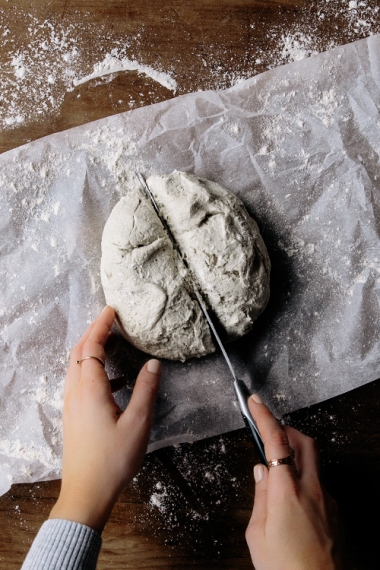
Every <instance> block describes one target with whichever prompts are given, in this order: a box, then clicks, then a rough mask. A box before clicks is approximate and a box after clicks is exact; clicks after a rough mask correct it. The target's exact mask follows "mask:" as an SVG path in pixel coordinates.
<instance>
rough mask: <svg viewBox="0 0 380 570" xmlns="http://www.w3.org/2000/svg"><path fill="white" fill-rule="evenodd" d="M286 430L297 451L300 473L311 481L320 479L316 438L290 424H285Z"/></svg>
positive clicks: (292, 446) (296, 458) (291, 444)
mask: <svg viewBox="0 0 380 570" xmlns="http://www.w3.org/2000/svg"><path fill="white" fill-rule="evenodd" d="M284 430H285V432H286V434H287V436H288V439H289V444H290V447H291V448H292V449H294V452H295V456H296V457H295V460H296V465H297V471H298V475H299V476H300V477H301V478H302V477H305V478H306V479H308V480H309V481H312V480H314V481H315V482H317V481H319V452H318V446H317V444H316V442H315V440H314V439H312V438H311V437H308V436H307V435H304V434H303V433H301V432H299V431H298V430H296V429H294V428H292V427H290V426H285V427H284Z"/></svg>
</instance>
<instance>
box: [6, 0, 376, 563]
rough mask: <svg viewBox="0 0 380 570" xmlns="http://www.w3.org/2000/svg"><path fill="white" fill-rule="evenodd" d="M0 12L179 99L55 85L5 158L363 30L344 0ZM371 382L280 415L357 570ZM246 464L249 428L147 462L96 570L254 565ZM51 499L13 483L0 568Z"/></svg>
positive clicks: (372, 445)
mask: <svg viewBox="0 0 380 570" xmlns="http://www.w3.org/2000/svg"><path fill="white" fill-rule="evenodd" d="M347 4H348V2H347ZM367 4H369V5H371V1H370V0H369V2H367ZM372 4H373V5H375V4H376V2H372ZM0 10H1V12H0V15H1V23H2V25H3V26H6V27H7V28H8V29H9V37H10V38H11V39H12V41H13V42H14V44H13V45H14V46H16V47H17V46H21V47H24V48H25V47H27V45H28V42H30V31H28V25H30V22H31V20H30V17H29V15H32V16H33V18H34V20H33V21H34V22H35V24H34V25H36V22H39V23H43V22H46V21H47V22H50V23H51V24H52V26H53V28H54V27H56V28H57V27H58V26H63V27H66V28H67V29H68V27H69V26H73V27H74V28H75V26H76V28H75V29H78V34H79V36H80V49H81V53H82V56H83V54H84V57H85V58H86V54H87V59H88V66H87V68H86V70H83V73H87V74H88V73H90V72H91V70H92V65H93V62H94V61H101V60H102V58H103V57H104V55H105V54H106V53H107V51H108V50H109V49H111V48H112V46H114V45H115V42H119V44H120V45H121V44H122V43H123V42H124V44H125V43H128V42H130V44H131V47H130V50H129V52H128V53H130V54H131V55H132V56H133V57H134V58H136V60H137V61H140V62H144V64H145V65H150V66H152V67H154V68H155V69H161V70H164V71H167V72H169V73H170V74H171V76H172V77H173V78H174V79H175V80H176V82H177V85H178V88H177V92H176V93H175V94H174V93H173V92H172V91H171V90H169V89H167V88H165V87H163V86H162V85H160V84H159V83H157V82H156V81H154V80H153V79H151V78H149V77H146V76H143V75H141V74H138V73H137V72H129V73H117V74H114V75H113V76H112V77H108V78H107V79H102V80H95V79H94V80H92V81H89V82H87V83H84V84H83V85H79V86H78V87H74V88H73V89H72V90H67V89H65V87H64V86H62V87H59V86H58V87H57V91H56V92H55V97H56V100H57V101H61V103H60V104H59V105H58V104H57V105H56V107H55V108H54V109H53V112H50V113H48V114H46V115H43V114H42V115H40V116H38V117H35V118H34V119H33V120H28V121H27V122H26V123H23V124H21V125H18V126H17V124H14V125H10V126H9V127H7V128H4V129H3V130H2V131H1V132H0V151H1V152H4V151H6V150H9V149H12V148H14V147H17V146H19V145H22V144H24V143H26V142H28V141H30V140H35V139H37V138H39V137H42V136H45V135H48V134H50V133H54V132H57V131H61V130H65V129H68V128H71V127H74V126H76V125H81V124H84V123H87V122H89V121H92V120H95V119H98V118H103V117H106V116H108V115H112V114H115V113H119V112H123V111H127V110H130V109H131V108H137V107H140V106H143V105H149V104H152V103H156V102H159V101H163V100H166V99H168V98H170V97H173V96H178V95H181V94H184V93H188V92H191V91H196V90H198V89H210V88H213V89H215V88H225V87H229V86H230V85H232V84H233V83H234V82H235V81H236V80H237V79H239V78H244V77H249V76H252V75H254V74H257V73H261V72H263V71H266V70H267V69H270V68H272V67H274V66H275V65H278V64H280V63H284V62H285V61H284V60H283V59H281V58H282V55H281V54H282V51H281V50H282V49H283V46H284V43H283V38H284V37H285V36H286V35H287V34H290V35H291V36H292V37H294V38H297V37H298V38H301V39H302V38H304V39H305V37H306V38H307V37H310V38H311V45H312V46H313V48H315V49H316V50H317V51H323V50H326V49H328V48H329V47H331V46H332V45H342V44H344V43H347V42H350V41H354V40H355V39H359V38H360V37H365V36H366V34H367V35H368V27H367V28H365V27H363V28H360V29H356V28H355V26H354V23H353V21H354V20H353V18H354V16H352V17H351V16H350V15H349V14H348V10H347V6H346V5H345V3H344V2H341V1H340V0H331V1H330V2H325V0H311V1H306V0H282V1H264V0H262V1H260V0H256V1H253V0H196V1H183V0H175V1H167V0H146V1H145V2H143V3H141V2H137V1H136V0H129V1H128V0H126V1H122V0H119V1H116V0H110V1H107V2H104V1H100V0H92V1H89V0H84V1H81V0H62V1H58V0H52V1H50V2H46V3H40V2H38V1H37V0H32V1H27V0H21V1H20V0H19V1H18V2H16V3H13V2H12V3H10V2H6V1H4V0H1V1H0ZM363 10H364V8H363ZM322 16H323V17H322ZM376 18H377V19H376ZM28 22H29V24H28ZM97 29H99V35H97V34H96V33H95V32H94V30H97ZM371 31H372V32H373V33H374V32H378V31H380V11H379V14H378V16H376V12H375V11H374V10H373V11H372V15H371ZM297 34H299V36H297ZM79 36H78V38H79ZM100 37H101V41H100ZM78 41H79V40H78ZM12 49H15V47H14V48H12ZM0 62H1V64H2V67H3V66H4V65H7V64H8V63H9V45H5V44H4V42H2V43H1V47H0ZM7 104H8V105H9V104H10V103H9V100H8V101H5V102H4V100H2V99H1V100H0V105H2V107H1V108H2V109H4V105H7ZM379 382H380V381H376V382H373V383H371V384H369V385H367V386H364V387H362V388H359V389H357V390H355V391H353V392H350V393H348V394H345V395H343V396H340V397H338V398H334V399H333V400H330V401H328V402H324V403H322V404H319V405H317V406H313V407H312V408H310V409H307V410H301V411H299V412H296V413H294V414H292V415H290V416H289V417H287V418H286V421H287V422H289V423H292V424H293V425H295V426H296V427H298V428H299V429H301V430H302V431H305V432H306V433H308V434H309V435H311V436H313V437H316V438H317V440H318V441H319V444H320V447H321V457H322V470H323V476H324V479H325V482H326V485H327V487H328V488H329V489H330V491H331V492H332V494H333V495H334V496H335V497H336V499H337V500H338V503H339V507H340V511H341V515H342V519H343V523H344V526H345V532H346V538H347V540H346V542H347V545H348V548H349V552H350V564H351V567H352V568H355V569H358V570H371V569H372V568H373V569H375V568H376V569H377V568H379V566H380V564H379V555H378V552H377V541H376V539H377V536H376V534H375V526H374V525H373V524H372V522H371V521H370V520H369V516H368V514H369V512H375V513H376V512H379V508H380V501H379V485H378V481H379V475H380V462H379V452H380V442H379V430H378V418H379V414H380V397H379V388H380V383H379ZM254 462H255V455H254V452H253V450H252V446H251V442H250V439H249V437H248V436H247V434H246V433H245V431H244V430H240V431H237V432H234V433H230V434H226V435H225V436H223V437H222V438H220V437H217V438H211V439H210V440H206V441H201V442H197V443H195V444H193V445H187V444H186V445H183V446H180V447H179V448H168V449H166V450H160V451H157V452H155V453H152V454H150V455H148V456H147V458H146V460H145V463H144V467H143V470H142V473H141V475H140V476H139V477H138V478H137V481H135V482H134V483H133V484H132V485H131V487H130V488H129V489H127V490H126V491H125V492H124V493H123V495H122V496H121V497H120V500H119V502H118V503H117V505H116V507H115V509H114V511H113V513H112V516H111V519H110V521H109V523H108V525H107V527H106V529H105V532H104V536H103V549H102V552H101V556H100V559H99V565H98V567H99V569H105V568H115V569H119V568H120V569H121V568H123V569H124V568H141V569H156V568H166V569H171V568H181V569H190V568H191V569H193V568H207V569H211V568H215V569H229V570H235V569H236V568H239V569H245V568H252V564H251V562H250V558H249V553H248V550H247V547H246V544H245V540H244V531H245V527H246V525H247V522H248V520H249V516H250V510H251V506H252V503H253V494H254V485H253V480H252V467H253V464H254ZM58 493H59V482H57V481H54V482H49V483H38V484H34V485H14V486H13V487H12V489H11V490H10V491H9V492H8V493H7V494H6V495H5V496H3V497H1V498H0V526H1V529H2V532H1V533H0V570H12V569H16V568H19V567H20V566H21V564H22V561H23V559H24V557H25V555H26V552H27V551H28V548H29V546H30V544H31V541H32V540H33V538H34V536H35V534H36V532H37V530H38V528H39V526H40V525H41V524H42V522H43V521H44V520H45V519H46V517H47V516H48V513H49V511H50V509H51V507H52V505H53V503H54V501H55V499H56V498H57V496H58ZM165 493H166V495H165ZM155 495H158V496H159V497H161V498H160V501H161V505H160V507H158V506H154V505H153V504H152V497H154V496H155Z"/></svg>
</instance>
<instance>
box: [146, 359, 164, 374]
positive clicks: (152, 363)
mask: <svg viewBox="0 0 380 570" xmlns="http://www.w3.org/2000/svg"><path fill="white" fill-rule="evenodd" d="M147 369H148V372H152V374H159V373H160V372H161V362H160V361H159V360H155V359H153V360H149V361H148V365H147Z"/></svg>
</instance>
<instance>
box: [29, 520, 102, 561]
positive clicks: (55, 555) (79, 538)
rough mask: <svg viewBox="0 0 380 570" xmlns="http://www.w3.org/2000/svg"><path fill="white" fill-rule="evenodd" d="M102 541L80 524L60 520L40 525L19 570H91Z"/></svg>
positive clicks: (92, 531) (97, 535) (95, 533)
mask: <svg viewBox="0 0 380 570" xmlns="http://www.w3.org/2000/svg"><path fill="white" fill-rule="evenodd" d="M101 545H102V539H101V538H100V535H99V534H98V533H97V532H96V531H95V530H93V529H92V528H89V527H88V526H85V525H83V524H79V523H76V522H71V521H67V520H61V519H49V520H47V521H45V522H44V524H43V525H42V527H41V528H40V531H39V533H38V534H37V536H36V538H35V539H34V542H33V544H32V546H31V548H30V550H29V553H28V555H27V557H26V559H25V561H24V564H23V565H22V569H21V570H37V569H38V570H55V569H56V570H58V569H59V570H84V569H86V570H95V568H96V563H97V560H98V556H99V551H100V547H101Z"/></svg>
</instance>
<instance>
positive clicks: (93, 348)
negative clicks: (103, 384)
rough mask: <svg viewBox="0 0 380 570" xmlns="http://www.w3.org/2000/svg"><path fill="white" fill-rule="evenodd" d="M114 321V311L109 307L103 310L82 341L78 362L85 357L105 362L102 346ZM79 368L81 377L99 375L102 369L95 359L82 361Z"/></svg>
mask: <svg viewBox="0 0 380 570" xmlns="http://www.w3.org/2000/svg"><path fill="white" fill-rule="evenodd" d="M114 319H115V311H114V310H113V309H112V308H111V307H106V308H105V309H103V311H102V312H101V314H100V315H99V317H98V318H97V319H96V320H95V321H94V323H93V326H92V327H91V328H90V331H89V334H88V336H87V338H85V339H84V341H83V344H82V354H81V356H80V358H79V359H78V360H81V359H82V358H85V357H86V356H95V357H96V358H100V359H101V360H103V361H104V360H105V350H104V346H105V344H106V342H107V339H108V337H109V334H110V331H111V327H112V324H113V321H114ZM80 366H81V368H82V377H88V376H92V375H96V374H97V373H99V369H100V368H101V369H103V366H102V364H101V362H99V361H98V360H96V359H95V358H90V359H88V360H84V361H83V362H81V364H80Z"/></svg>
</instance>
